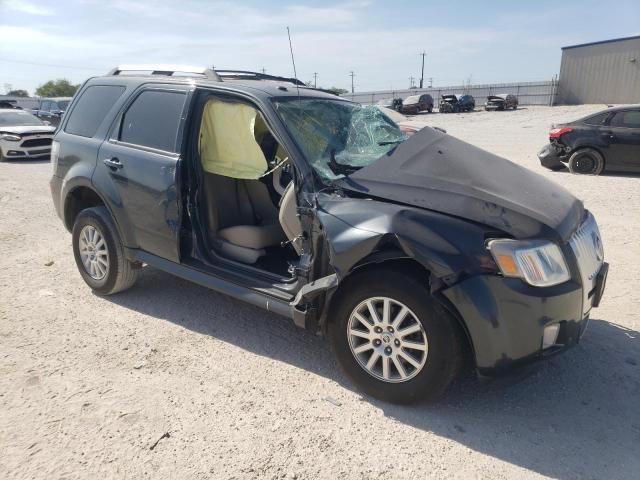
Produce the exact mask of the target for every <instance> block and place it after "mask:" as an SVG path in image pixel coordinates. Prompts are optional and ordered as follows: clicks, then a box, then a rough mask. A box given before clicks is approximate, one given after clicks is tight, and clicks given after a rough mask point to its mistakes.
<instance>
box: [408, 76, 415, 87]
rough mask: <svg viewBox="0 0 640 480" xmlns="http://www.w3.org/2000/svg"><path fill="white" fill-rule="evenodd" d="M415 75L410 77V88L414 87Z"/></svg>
mask: <svg viewBox="0 0 640 480" xmlns="http://www.w3.org/2000/svg"><path fill="white" fill-rule="evenodd" d="M414 80H415V78H414V77H409V88H413V87H414Z"/></svg>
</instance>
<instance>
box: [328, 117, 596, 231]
mask: <svg viewBox="0 0 640 480" xmlns="http://www.w3.org/2000/svg"><path fill="white" fill-rule="evenodd" d="M339 184H340V187H342V188H344V189H345V190H351V191H354V192H358V193H362V194H365V195H368V196H371V197H377V198H381V199H387V200H391V201H395V202H399V203H403V204H407V205H411V206H416V207H421V208H426V209H429V210H433V211H437V212H442V213H445V214H448V215H454V216H457V217H461V218H464V219H467V220H471V221H474V222H478V223H482V224H485V225H488V226H491V227H494V228H497V229H500V230H502V231H504V232H507V233H509V234H511V235H513V236H514V237H515V238H532V237H540V236H542V237H546V238H549V237H551V238H553V237H555V239H556V240H562V241H566V240H568V239H569V237H570V236H571V234H572V233H573V231H574V230H575V228H576V227H577V225H578V224H579V223H580V221H581V219H582V218H583V216H584V207H583V205H582V202H581V201H580V200H578V199H577V198H575V197H574V196H573V195H572V194H571V193H569V192H568V191H567V190H566V189H564V188H563V187H561V186H560V185H557V184H556V183H554V182H551V181H549V180H547V179H546V178H544V177H543V176H541V175H538V174H536V173H534V172H532V171H530V170H528V169H526V168H524V167H521V166H519V165H516V164H515V163H513V162H510V161H509V160H506V159H504V158H502V157H498V156H497V155H494V154H492V153H489V152H487V151H485V150H482V149H480V148H478V147H474V146H473V145H470V144H468V143H466V142H463V141H462V140H458V139H457V138H454V137H452V136H450V135H447V134H445V133H442V132H440V131H438V130H435V129H432V128H424V129H423V130H421V131H420V132H418V133H416V134H415V135H413V136H412V137H410V138H409V139H408V140H406V141H405V142H403V143H401V144H400V145H398V147H397V148H395V149H394V150H392V151H391V152H389V153H388V154H387V155H385V156H383V157H381V158H380V159H378V160H376V161H375V162H374V163H372V164H371V165H369V166H367V167H365V168H362V169H361V170H359V171H357V172H355V173H353V174H352V175H350V176H349V177H348V178H345V179H342V180H340V181H339Z"/></svg>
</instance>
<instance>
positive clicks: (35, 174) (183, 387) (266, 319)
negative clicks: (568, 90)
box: [0, 106, 640, 479]
mask: <svg viewBox="0 0 640 480" xmlns="http://www.w3.org/2000/svg"><path fill="white" fill-rule="evenodd" d="M599 108H600V107H599V106H584V107H555V108H546V107H537V108H535V107H530V108H522V109H520V110H518V111H515V112H493V113H486V112H480V111H479V112H473V113H468V114H451V115H439V114H432V115H424V116H422V118H423V119H425V120H426V121H428V122H430V123H433V124H434V125H438V126H441V127H444V128H446V129H447V130H448V132H449V133H451V134H452V135H455V136H458V137H460V138H462V139H464V140H467V141H469V142H472V143H474V144H476V145H478V146H481V147H483V148H486V149H488V150H490V151H492V152H495V153H497V154H499V155H503V156H505V157H507V158H510V159H512V160H513V161H515V162H518V163H520V164H522V165H524V166H526V167H528V168H531V169H532V170H534V171H536V172H539V173H541V174H543V175H545V176H546V177H548V178H550V179H552V180H554V181H556V182H558V183H561V184H563V185H565V186H566V187H567V188H568V189H569V190H571V191H572V192H573V193H574V194H576V195H577V196H578V197H580V198H581V199H583V200H584V201H585V203H586V205H587V206H588V208H590V209H591V210H592V211H593V212H594V213H595V215H596V218H597V219H598V221H599V223H600V227H601V231H602V235H603V237H604V245H605V250H606V256H607V260H608V261H609V262H610V263H611V271H610V276H609V282H608V288H607V292H606V295H605V298H604V300H603V302H602V305H601V307H600V308H598V309H597V310H595V311H594V313H593V315H592V322H591V325H590V327H589V330H588V331H587V334H586V335H585V337H584V339H583V341H582V343H581V344H580V345H579V346H577V347H576V348H574V349H572V350H571V351H569V352H567V353H566V354H564V355H561V356H557V357H554V358H553V359H550V360H549V361H547V362H544V363H543V364H542V365H540V367H539V368H538V369H537V370H536V371H535V372H533V373H531V374H529V375H527V376H522V375H521V376H520V377H521V378H517V379H515V378H514V379H508V380H501V381H499V382H491V383H488V384H487V383H480V382H478V381H477V380H476V379H475V377H474V376H473V375H467V376H465V377H463V378H462V379H461V380H459V381H458V382H457V383H456V384H455V385H454V387H453V388H452V390H451V391H450V392H449V393H448V395H447V396H446V397H445V398H444V399H442V401H441V402H439V403H438V404H435V405H421V406H412V407H397V406H392V405H388V404H385V403H382V402H378V401H375V400H373V399H370V398H364V397H362V396H361V395H360V394H359V393H358V392H357V391H355V390H354V388H353V387H352V386H351V385H350V384H349V383H348V381H347V380H346V379H345V378H344V377H343V376H342V375H341V374H340V373H339V372H338V370H337V367H336V364H335V362H334V360H333V357H332V355H331V351H330V348H329V345H328V343H327V342H325V341H323V340H322V339H320V338H317V337H315V336H313V335H311V334H309V333H307V332H304V331H302V330H299V329H296V328H295V327H294V326H293V325H292V324H291V323H289V322H288V321H287V320H285V319H281V318H279V317H276V316H274V315H272V314H270V313H267V312H264V311H262V310H259V309H257V308H254V307H251V306H248V305H245V304H243V303H240V302H238V301H234V300H231V299H229V298H227V297H224V296H222V295H219V294H216V293H214V292H212V291H208V290H206V289H204V288H201V287H199V286H196V285H192V284H189V283H187V282H184V281H182V280H179V279H176V278H174V277H171V276H170V275H168V274H165V273H163V272H160V271H156V270H153V269H151V268H146V269H145V270H144V271H143V273H142V274H141V278H140V281H139V282H138V284H137V285H136V286H135V287H134V288H133V289H131V290H130V291H128V292H125V293H122V294H119V295H116V296H113V297H110V298H101V297H98V296H96V295H93V294H92V293H91V291H90V290H89V289H88V288H87V287H86V286H85V285H84V283H83V282H82V280H81V278H80V276H79V275H78V273H77V271H76V267H75V264H74V261H73V258H72V253H71V244H70V241H71V237H70V235H69V234H68V233H67V232H66V230H64V228H63V226H62V224H61V222H60V220H59V219H58V218H57V217H56V215H55V213H54V211H53V207H52V204H51V199H50V195H49V189H48V184H47V182H48V179H49V175H50V167H49V165H48V163H46V162H43V163H4V164H0V272H1V274H0V478H3V479H4V478H41V479H52V478H58V479H62V478H65V479H72V478H145V477H146V478H176V479H182V478H194V479H199V478H236V479H253V478H299V479H303V478H326V479H335V478H341V479H360V478H362V479H365V478H393V479H402V478H433V479H443V478H465V479H473V478H483V479H484V478H491V479H502V478H518V479H534V478H559V479H578V478H580V479H583V478H584V479H601V478H607V479H631V478H638V475H640V473H639V472H640V455H639V454H640V407H639V406H638V398H639V397H640V344H639V337H638V330H640V315H639V313H638V312H639V307H640V293H639V289H638V280H639V278H640V247H639V246H638V236H639V235H640V214H639V213H638V212H639V211H640V195H639V191H640V178H638V177H630V176H612V175H611V176H602V177H578V176H572V175H570V174H568V173H563V172H558V173H553V172H546V171H545V170H543V169H541V167H540V166H539V165H538V164H537V159H536V156H535V154H536V152H537V150H538V149H539V148H540V147H541V146H542V145H543V144H544V142H545V141H546V133H547V131H548V127H549V125H550V124H551V123H553V122H558V121H562V120H570V119H573V118H576V117H578V116H580V115H583V114H587V113H590V112H593V111H597V110H598V109H599Z"/></svg>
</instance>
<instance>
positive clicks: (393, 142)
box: [50, 66, 607, 402]
mask: <svg viewBox="0 0 640 480" xmlns="http://www.w3.org/2000/svg"><path fill="white" fill-rule="evenodd" d="M127 68H129V69H131V70H134V71H136V72H137V73H136V75H122V74H121V73H122V72H123V69H124V67H121V68H118V69H114V70H113V71H112V72H111V73H110V74H109V75H107V76H103V77H98V78H92V79H90V80H88V81H87V82H85V83H84V85H83V86H82V87H81V89H80V90H79V92H78V94H77V95H76V97H75V98H74V100H73V102H72V104H71V105H70V108H69V111H68V114H67V115H65V117H64V118H63V121H62V124H61V126H60V128H59V129H58V130H57V132H56V135H55V138H54V143H53V152H52V163H53V172H54V173H53V177H52V178H51V182H50V184H51V193H52V196H53V203H54V205H55V208H56V210H57V212H58V214H59V215H60V217H61V219H62V220H63V222H64V224H65V226H66V227H67V229H69V231H71V232H72V246H73V253H74V256H75V260H76V263H77V266H78V270H79V272H80V275H81V276H82V278H83V279H84V281H85V282H86V283H87V284H88V285H89V286H90V287H91V288H92V289H93V290H94V291H95V292H97V293H98V294H102V295H110V294H114V293H116V292H119V291H122V290H125V289H127V288H129V287H131V286H132V285H133V284H134V282H135V280H136V277H137V276H138V274H139V272H140V270H141V268H143V265H148V266H150V267H155V268H158V269H161V270H164V271H167V272H170V273H172V274H174V275H177V276H179V277H182V278H185V279H188V280H190V281H193V282H196V283H199V284H201V285H204V286H206V287H209V288H212V289H214V290H217V291H219V292H223V293H225V294H228V295H230V296H232V297H236V298H238V299H241V300H242V301H245V302H248V303H251V304H253V305H257V306H260V307H262V308H264V309H267V310H269V311H272V312H275V313H278V314H281V315H284V316H286V317H289V318H291V319H292V320H293V322H294V323H295V324H296V325H298V326H300V327H304V328H307V329H310V330H311V331H313V332H315V333H320V334H325V335H327V336H328V337H329V338H330V339H331V341H332V343H333V345H334V347H335V351H336V355H337V358H338V360H339V363H340V365H341V366H342V367H343V368H344V370H345V371H346V372H347V374H348V375H349V376H350V377H351V378H352V379H353V380H354V381H355V383H357V384H358V385H359V386H360V387H361V388H362V389H363V390H364V391H365V392H367V393H369V394H371V395H373V396H375V397H378V398H381V399H385V400H389V401H395V402H411V401H415V400H418V399H421V398H434V397H436V396H437V395H439V394H440V393H442V392H443V391H444V390H445V388H446V387H447V385H449V383H450V382H451V380H452V379H453V378H454V376H455V375H456V372H457V371H458V370H459V368H460V366H461V364H462V363H463V362H462V361H463V359H464V358H472V359H473V363H474V365H475V367H476V369H477V371H478V372H479V373H480V374H482V375H496V374H499V373H502V372H504V371H506V370H508V369H509V368H510V367H513V366H515V365H519V364H522V363H526V362H531V361H534V360H538V359H541V358H544V357H547V356H549V355H550V354H552V353H555V352H559V351H562V350H564V349H566V348H567V347H570V346H572V345H575V344H576V343H577V342H578V340H579V339H580V337H581V335H582V333H583V332H584V330H585V328H586V325H587V322H588V318H589V313H590V311H591V309H592V307H595V306H597V305H598V303H599V301H600V298H601V296H602V292H603V289H604V284H605V278H606V273H607V264H606V263H604V254H603V250H602V243H601V241H600V234H599V232H598V226H597V224H596V221H595V219H594V217H593V215H591V213H589V212H588V211H587V210H585V208H584V206H583V204H582V202H580V201H579V200H578V199H576V198H575V197H573V196H572V195H571V194H570V193H569V192H568V191H566V190H565V189H563V188H562V187H560V186H558V185H556V184H555V183H552V182H550V181H548V180H546V179H545V178H543V177H542V176H539V175H537V174H535V173H533V172H531V171H530V170H528V169H526V168H523V167H520V166H518V165H515V164H514V163H511V162H509V161H508V160H505V159H503V158H500V157H497V156H495V155H493V154H491V153H488V152H486V151H484V150H481V149H479V148H476V147H474V146H472V145H470V144H468V143H465V142H463V141H461V140H458V139H456V138H454V137H452V136H450V135H447V134H446V133H444V132H443V131H440V130H436V129H433V128H430V127H425V128H423V129H422V130H420V131H418V132H417V133H415V134H414V135H412V136H408V135H406V134H405V133H403V132H402V131H401V130H400V128H398V126H397V125H396V124H395V123H394V122H393V121H392V120H391V119H389V117H387V116H386V115H384V114H383V113H382V112H381V111H380V110H379V109H378V108H377V107H374V106H362V105H359V104H356V103H353V102H350V101H348V100H346V99H344V98H340V97H337V96H334V95H331V94H327V93H323V92H319V91H317V90H315V89H313V88H307V87H302V86H297V85H293V84H292V83H288V82H285V81H282V82H278V81H261V80H246V79H245V80H231V79H222V78H221V77H220V76H218V75H217V74H216V73H215V71H212V70H207V69H201V70H197V71H194V70H189V71H187V72H184V70H185V69H184V68H183V69H182V70H180V69H179V68H178V67H170V66H157V67H144V66H129V67H127ZM179 70H180V75H181V76H174V75H172V74H173V73H174V72H177V71H179ZM147 72H148V74H146V75H144V73H147ZM443 165H444V166H446V168H443ZM470 178H471V179H473V181H470V180H469V179H470ZM578 253H579V255H578ZM146 288H149V289H150V291H148V292H147V293H145V295H150V296H152V295H153V290H152V287H146ZM256 321H258V320H257V319H256ZM467 354H468V357H467Z"/></svg>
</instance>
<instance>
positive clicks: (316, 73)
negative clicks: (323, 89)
mask: <svg viewBox="0 0 640 480" xmlns="http://www.w3.org/2000/svg"><path fill="white" fill-rule="evenodd" d="M313 88H318V72H313Z"/></svg>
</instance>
